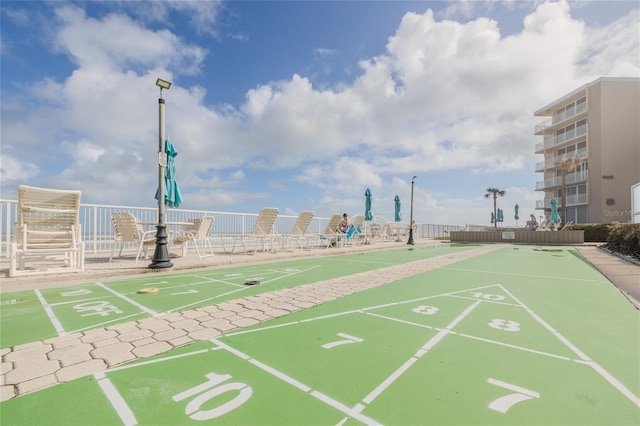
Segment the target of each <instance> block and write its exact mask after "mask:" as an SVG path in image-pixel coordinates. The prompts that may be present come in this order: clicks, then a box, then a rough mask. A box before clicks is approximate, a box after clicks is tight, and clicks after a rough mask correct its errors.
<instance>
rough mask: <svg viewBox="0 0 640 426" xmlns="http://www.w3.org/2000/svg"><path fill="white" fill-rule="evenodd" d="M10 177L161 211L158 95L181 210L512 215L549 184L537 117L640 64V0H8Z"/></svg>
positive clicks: (448, 221)
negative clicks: (538, 147)
mask: <svg viewBox="0 0 640 426" xmlns="http://www.w3.org/2000/svg"><path fill="white" fill-rule="evenodd" d="M0 19H1V22H0V31H1V45H0V49H1V50H0V55H1V56H0V73H1V74H0V96H1V97H0V100H1V103H0V114H1V115H0V137H1V147H0V148H1V156H0V185H1V186H0V191H1V195H0V196H1V198H2V199H15V198H16V190H17V187H18V185H21V184H26V185H33V186H43V187H49V188H61V189H80V190H82V202H83V203H94V204H108V205H119V206H135V207H153V206H156V205H157V202H156V200H155V199H154V195H155V192H156V188H157V185H158V144H159V113H158V98H159V96H160V90H159V88H158V87H157V86H156V85H155V83H156V79H157V78H162V79H164V80H168V81H171V82H172V86H171V88H170V89H169V90H164V91H163V92H162V97H163V99H164V101H165V129H166V136H167V138H168V139H170V140H171V142H172V143H173V145H174V146H175V148H176V150H177V151H178V156H177V157H176V161H175V162H176V179H177V182H178V185H179V186H180V189H181V191H182V194H183V203H182V205H181V206H180V208H181V209H192V210H199V209H205V210H212V211H223V212H242V213H257V212H259V211H260V210H261V209H262V208H263V207H277V208H279V211H280V214H289V215H297V214H298V213H299V212H301V211H303V210H312V211H314V212H315V215H316V216H324V217H328V216H331V215H333V214H335V213H342V212H347V213H349V214H351V215H352V216H353V215H355V214H358V213H364V204H365V196H364V193H365V191H366V190H367V188H369V189H370V191H371V193H372V194H373V195H372V210H373V214H374V215H378V216H380V217H383V218H385V219H386V220H389V221H392V220H393V219H394V206H395V204H394V198H395V196H396V195H398V196H399V198H400V200H401V204H402V209H401V213H402V217H403V220H406V221H408V220H409V217H410V214H411V207H410V206H411V193H412V183H411V182H412V179H413V176H415V177H416V178H415V179H414V184H413V206H414V207H413V218H414V219H415V220H416V221H417V222H418V223H429V224H442V225H462V226H464V225H466V224H469V225H485V226H490V225H491V224H490V215H491V212H492V211H493V202H492V200H491V199H486V198H485V197H484V195H485V194H486V193H487V188H498V189H501V190H504V191H505V192H506V195H505V196H504V197H499V198H498V207H499V208H502V209H503V211H504V217H505V221H504V223H503V225H504V226H513V225H515V224H516V221H515V219H514V213H515V212H514V206H515V205H516V204H518V205H519V207H520V208H519V216H520V221H519V225H520V226H522V225H524V222H525V221H526V219H527V218H528V217H529V215H530V214H535V215H536V216H540V215H541V214H542V212H541V211H540V210H535V203H536V200H542V199H543V197H544V194H543V193H542V192H539V191H535V187H536V182H537V181H541V180H542V174H541V173H535V164H536V162H540V161H543V158H542V156H540V155H536V154H534V147H535V144H536V143H540V142H542V139H541V138H542V137H541V136H535V135H534V127H535V125H536V124H539V123H541V122H542V121H544V120H545V118H544V117H534V112H535V111H536V110H538V109H540V108H542V107H543V106H545V105H547V104H549V103H551V102H553V101H555V100H556V99H558V98H560V97H562V96H564V95H565V94H567V93H569V92H571V91H573V90H574V89H577V88H578V87H580V86H582V85H584V84H586V83H589V82H591V81H593V80H595V79H597V78H599V77H604V76H613V77H640V3H639V2H637V1H616V0H607V1H548V2H546V1H545V2H543V1H534V0H531V1H529V0H523V1H439V2H432V1H402V0H399V1H221V2H214V1H144V0H139V1H118V0H111V1H105V2H101V1H61V0H57V1H50V2H40V1H32V0H29V1H7V0H3V1H2V2H1V3H0Z"/></svg>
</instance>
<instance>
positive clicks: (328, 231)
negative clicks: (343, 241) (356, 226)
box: [318, 214, 344, 247]
mask: <svg viewBox="0 0 640 426" xmlns="http://www.w3.org/2000/svg"><path fill="white" fill-rule="evenodd" d="M341 220H342V215H341V214H334V215H333V216H331V218H330V219H329V223H327V227H326V228H325V230H324V232H323V233H322V234H320V235H319V236H318V238H319V243H320V245H323V246H326V247H330V246H332V245H337V244H338V242H339V241H340V237H342V236H344V234H343V233H337V232H336V229H337V228H338V224H339V223H340V221H341Z"/></svg>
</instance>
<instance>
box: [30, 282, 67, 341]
mask: <svg viewBox="0 0 640 426" xmlns="http://www.w3.org/2000/svg"><path fill="white" fill-rule="evenodd" d="M33 291H34V292H35V293H36V297H37V298H38V300H39V301H40V304H41V305H42V308H43V309H44V311H45V312H46V313H47V316H48V317H49V320H50V321H51V324H52V325H53V328H54V329H55V330H56V333H58V336H64V335H65V334H67V333H66V332H65V331H64V327H63V326H62V323H61V322H60V320H59V319H58V317H57V316H56V314H54V313H53V309H51V306H49V304H48V303H47V301H46V300H45V299H44V296H43V295H42V293H41V292H40V290H38V289H35V290H33Z"/></svg>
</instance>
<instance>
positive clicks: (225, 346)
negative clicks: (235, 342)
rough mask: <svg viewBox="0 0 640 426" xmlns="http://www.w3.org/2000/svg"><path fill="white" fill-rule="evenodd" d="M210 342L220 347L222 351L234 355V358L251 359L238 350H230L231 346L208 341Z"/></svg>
mask: <svg viewBox="0 0 640 426" xmlns="http://www.w3.org/2000/svg"><path fill="white" fill-rule="evenodd" d="M209 341H210V342H212V343H213V344H214V345H218V346H220V347H222V348H223V349H225V350H227V351H229V352H231V353H232V354H234V355H235V356H237V357H238V358H242V359H244V360H247V361H248V360H249V359H251V357H250V356H249V355H247V354H244V353H242V352H240V351H239V350H237V349H235V348H232V347H231V346H229V345H227V344H226V343H223V342H221V341H220V340H218V339H210V340H209Z"/></svg>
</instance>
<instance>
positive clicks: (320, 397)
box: [210, 339, 380, 425]
mask: <svg viewBox="0 0 640 426" xmlns="http://www.w3.org/2000/svg"><path fill="white" fill-rule="evenodd" d="M210 341H211V342H212V343H213V344H216V345H219V346H220V347H222V348H223V349H225V350H227V351H229V352H231V353H232V354H234V355H236V356H237V357H239V358H241V359H244V360H245V361H248V362H249V363H250V364H253V365H255V366H256V367H258V368H260V369H261V370H263V371H265V372H267V373H269V374H271V375H272V376H274V377H277V378H278V379H280V380H282V381H284V382H285V383H288V384H290V385H291V386H293V387H295V388H296V389H300V390H302V391H303V392H305V393H309V392H311V393H310V394H311V395H312V396H314V397H315V398H317V399H318V400H320V401H322V402H324V403H325V404H328V405H330V406H331V407H333V408H335V409H337V410H340V411H341V412H343V413H344V414H346V415H348V416H349V417H352V418H354V419H356V420H359V421H361V422H362V423H364V424H367V425H379V424H380V423H378V422H376V421H375V420H373V419H371V418H369V417H367V416H364V415H363V414H361V413H359V412H356V411H354V410H352V409H351V408H349V407H347V406H346V405H344V404H342V403H340V402H338V401H336V400H335V399H333V398H330V397H329V396H327V395H325V394H323V393H321V392H318V391H316V390H312V388H311V387H310V386H308V385H305V384H304V383H302V382H300V381H298V380H296V379H294V378H293V377H291V376H288V375H286V374H284V373H282V372H281V371H279V370H277V369H275V368H273V367H270V366H268V365H266V364H264V363H263V362H261V361H258V360H257V359H255V358H252V357H251V356H249V355H247V354H245V353H243V352H241V351H239V350H237V349H235V348H232V347H231V346H229V345H227V344H226V343H223V342H221V341H220V340H218V339H210Z"/></svg>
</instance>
